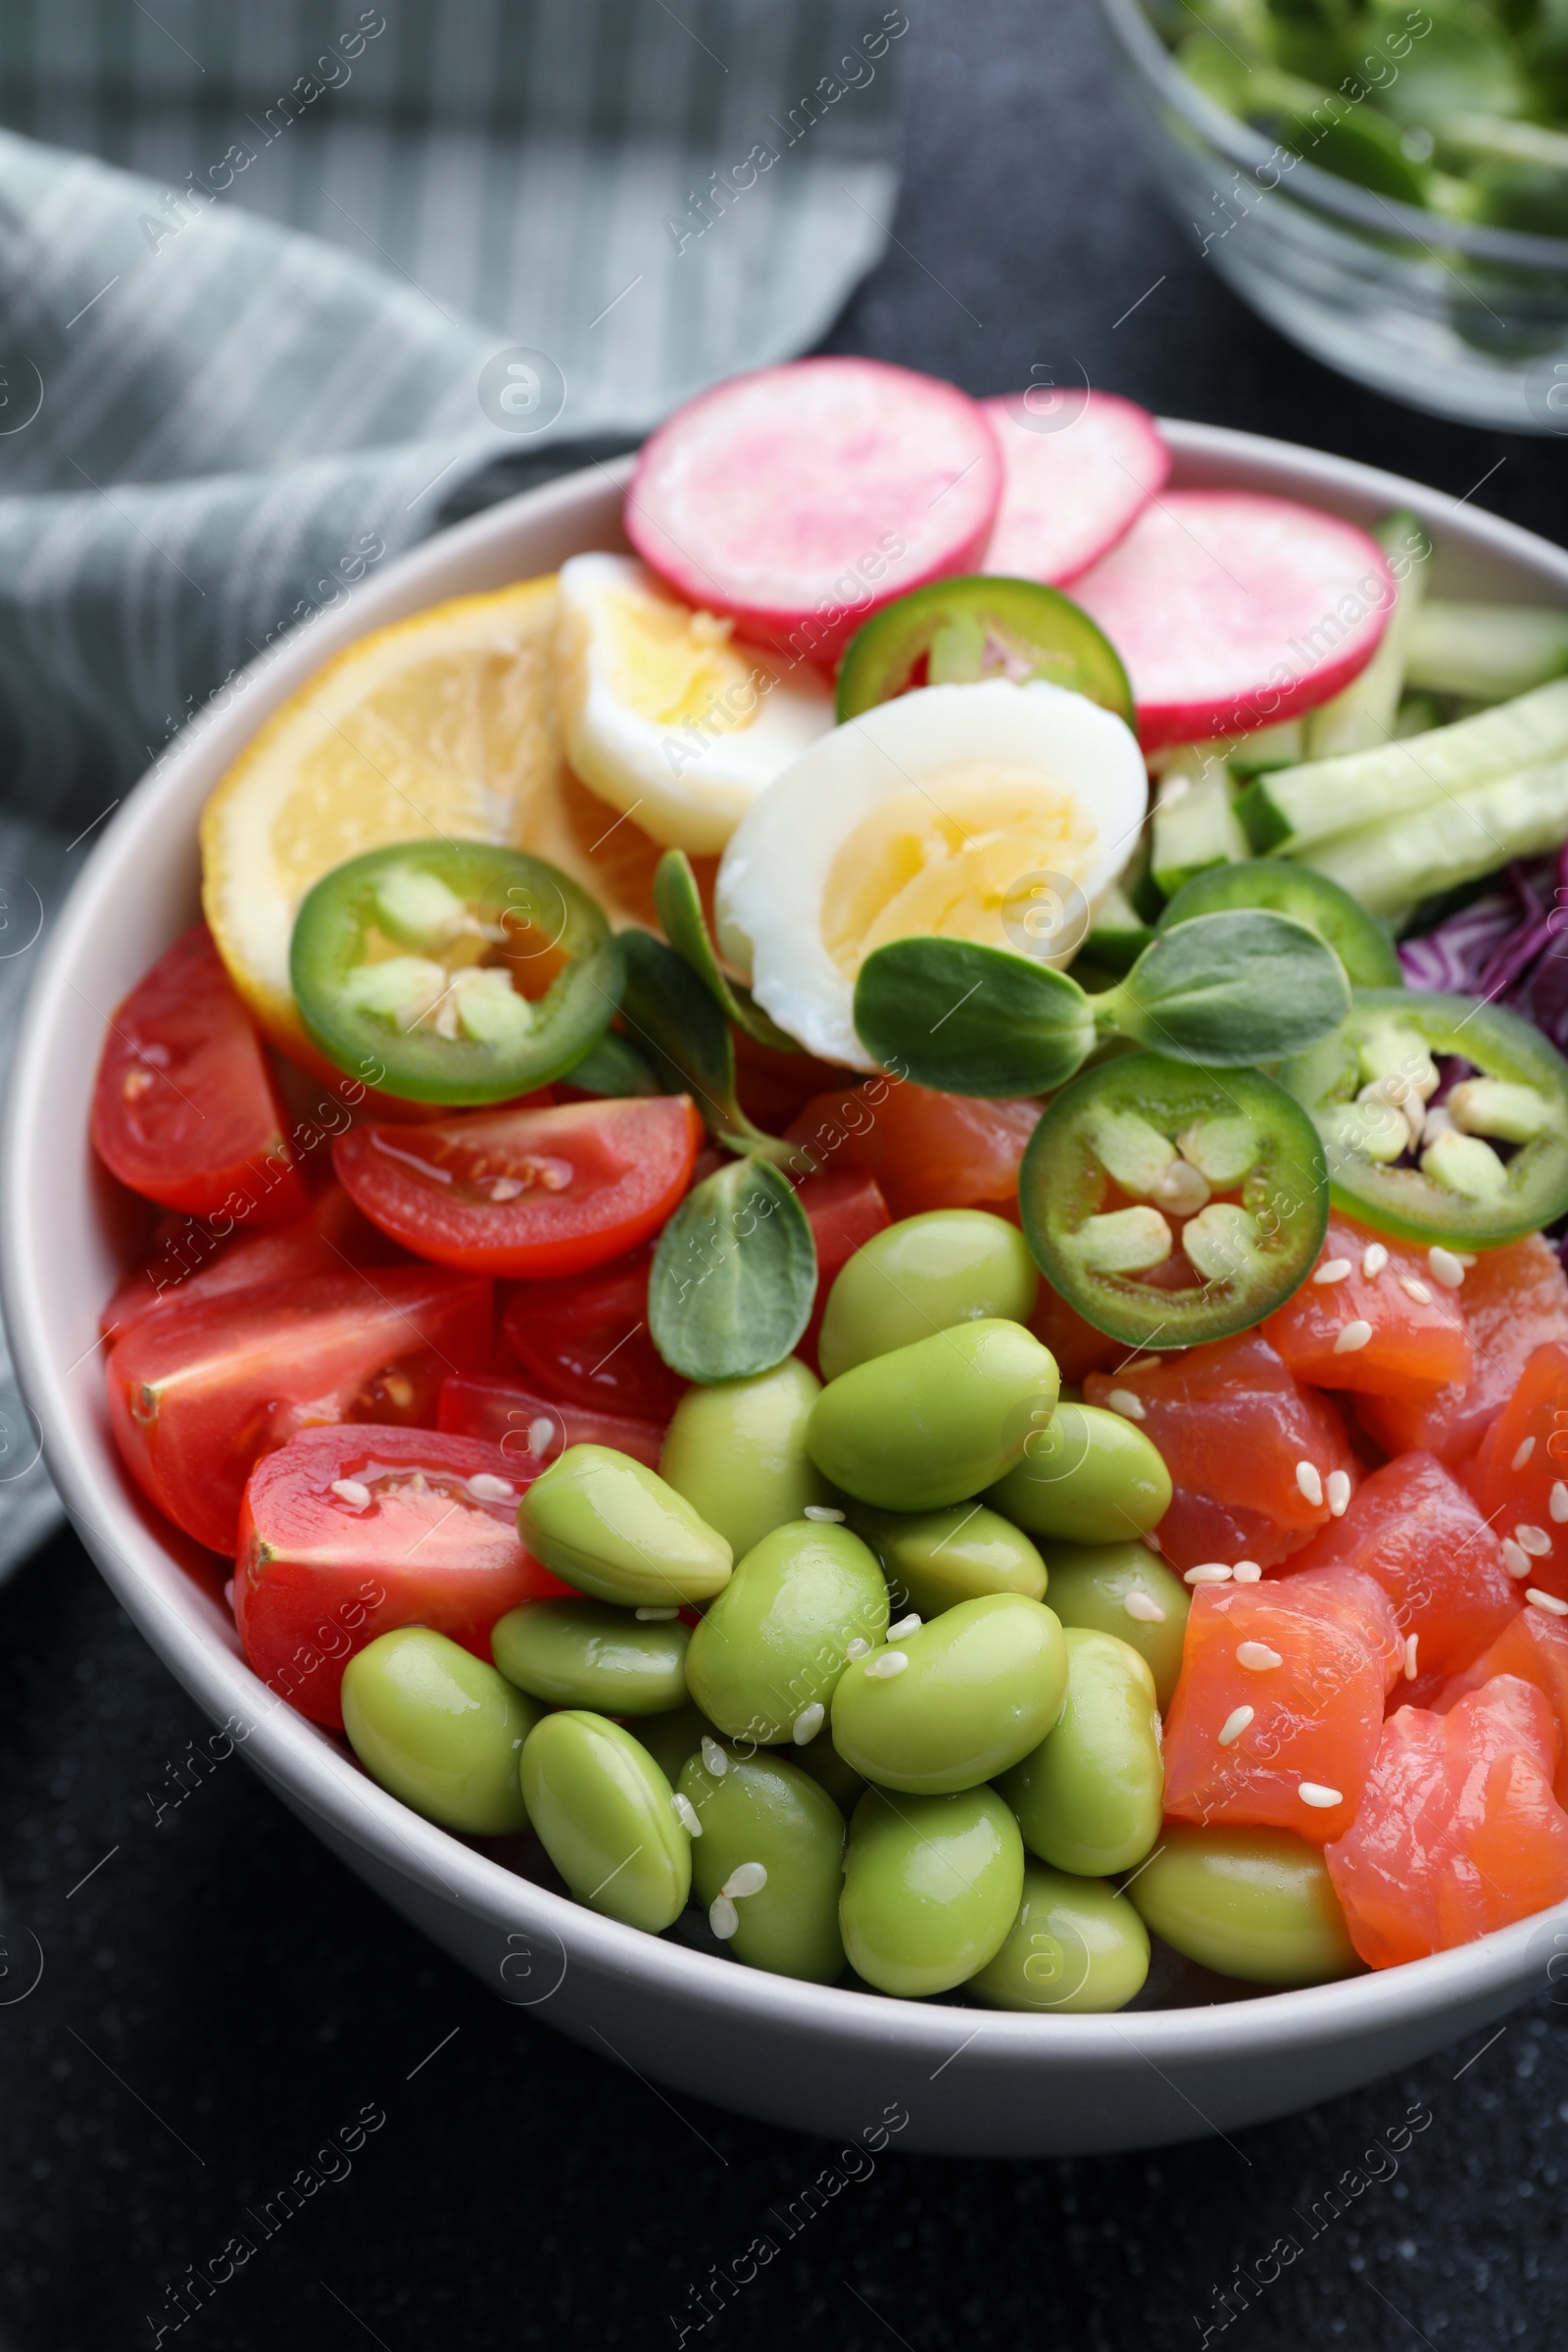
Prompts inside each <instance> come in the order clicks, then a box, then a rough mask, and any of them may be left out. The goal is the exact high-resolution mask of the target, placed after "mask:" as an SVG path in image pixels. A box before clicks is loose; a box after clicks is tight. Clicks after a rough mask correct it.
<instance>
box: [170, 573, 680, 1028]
mask: <svg viewBox="0 0 1568 2352" xmlns="http://www.w3.org/2000/svg"><path fill="white" fill-rule="evenodd" d="M556 606H557V598H556V583H555V579H554V577H550V578H546V579H539V580H526V581H524V582H522V584H521V585H520V586H517V587H514V588H504V589H502V590H501V591H500V592H499V593H497V594H495V595H492V596H466V597H459V598H456V599H455V600H454V601H453V602H452V603H450V604H445V605H437V606H435V607H434V608H433V609H432V610H431V611H430V612H428V613H417V615H416V616H415V617H414V619H412V620H405V621H400V622H398V623H397V624H396V625H395V626H394V627H392V628H387V629H378V630H376V631H375V632H374V634H373V635H371V636H368V637H364V638H362V639H361V640H360V641H359V643H358V644H357V645H351V646H350V647H349V648H348V650H347V652H345V653H342V654H340V655H339V656H338V657H337V659H336V660H335V661H333V662H328V663H327V664H326V666H325V668H323V669H321V670H319V671H318V672H317V674H316V676H315V677H314V678H312V679H311V681H310V683H309V684H308V685H307V686H305V687H303V688H302V689H301V690H300V692H299V693H298V694H297V695H295V696H294V698H293V699H292V701H290V702H287V703H285V704H284V705H283V706H282V708H281V709H280V710H278V711H274V712H273V714H272V716H271V717H270V719H269V720H268V722H267V724H266V725H265V726H264V727H263V728H262V730H261V732H260V734H259V735H258V736H257V737H256V739H255V741H254V742H253V743H251V744H250V745H249V746H248V747H247V748H246V750H245V751H243V752H242V753H241V754H240V757H239V758H238V759H237V760H235V762H234V764H233V766H232V767H231V768H230V769H229V770H228V773H227V774H226V775H225V776H224V777H223V779H222V781H221V783H220V784H219V786H218V787H217V789H216V791H215V792H214V793H213V796H212V798H211V799H210V800H209V802H208V804H207V807H206V809H205V810H204V812H203V815H202V825H201V844H202V904H203V907H204V908H205V911H206V915H207V920H208V922H209V924H210V925H211V927H212V932H213V937H214V938H215V939H216V941H217V942H218V947H219V951H220V953H221V956H222V958H223V961H224V962H225V963H226V964H227V966H228V969H229V972H230V974H231V975H232V978H233V981H234V985H235V987H236V988H237V989H238V990H239V992H240V994H241V996H242V997H243V998H244V999H245V1001H246V1003H247V1004H248V1005H250V1007H251V1009H252V1011H253V1012H254V1013H255V1014H256V1017H257V1019H258V1020H259V1021H260V1022H261V1024H262V1026H263V1028H264V1029H265V1030H266V1031H267V1033H268V1035H269V1036H270V1038H271V1039H272V1040H273V1042H274V1043H275V1044H276V1045H278V1046H280V1047H281V1048H282V1049H283V1051H284V1052H285V1053H287V1054H291V1055H292V1056H293V1057H294V1058H295V1059H297V1060H302V1061H304V1062H306V1063H307V1064H316V1063H317V1062H318V1061H319V1055H318V1054H316V1053H315V1052H314V1051H313V1049H312V1048H311V1047H310V1045H309V1044H308V1042H307V1040H306V1038H305V1035H304V1032H303V1030H302V1029H301V1027H300V1023H299V1016H298V1013H297V1012H296V1010H295V1006H294V998H293V993H292V991H291V989H290V987H289V977H288V951H289V940H290V937H291V935H292V932H293V929H294V917H295V915H296V913H297V912H298V910H299V905H300V901H301V900H302V899H303V898H304V896H305V894H306V892H307V891H308V890H310V889H311V887H312V886H313V884H315V883H317V882H319V880H320V878H321V876H322V875H323V874H325V873H329V872H330V871H331V869H332V868H333V866H336V865H341V864H342V863H343V862H344V860H345V859H346V858H357V857H358V856H359V855H360V854H361V852H362V851H364V850H375V849H380V848H382V847H383V846H384V845H385V844H387V843H388V842H394V841H411V840H418V839H422V838H425V837H427V836H429V835H431V834H436V835H440V836H442V837H443V838H445V839H447V840H451V841H494V842H502V843H506V844H508V845H510V846H511V847H513V848H515V849H522V850H528V851H531V852H532V853H533V855H534V856H535V857H538V858H548V859H549V860H550V862H551V863H552V864H553V865H557V866H560V867H561V868H562V869H563V871H564V872H565V873H567V874H569V875H570V876H571V877H572V879H573V880H574V881H577V882H580V883H581V884H582V886H583V887H584V889H586V890H588V891H590V892H591V893H592V894H593V896H594V897H595V898H596V899H597V900H598V901H599V904H600V906H601V907H604V909H605V912H606V913H607V915H608V916H609V917H610V920H611V922H612V924H613V925H614V926H615V928H616V929H622V928H624V927H625V926H626V925H627V924H628V923H638V924H642V925H644V926H645V927H647V928H648V929H650V930H655V929H657V928H658V916H657V914H656V912H655V909H654V892H653V883H654V870H655V868H656V866H657V865H658V863H659V859H660V857H661V855H662V851H661V849H660V845H659V844H658V843H657V842H654V841H651V840H650V839H649V837H648V836H647V834H646V833H644V832H643V831H642V830H641V828H640V827H639V826H638V825H636V824H634V823H633V822H631V820H630V819H629V818H626V817H623V816H620V815H618V814H617V812H616V810H614V809H610V808H607V806H606V804H605V803H604V802H603V801H601V800H597V799H596V798H595V797H594V795H593V794H592V793H590V792H589V791H588V790H587V788H586V786H584V785H582V784H580V783H579V782H578V781H577V779H576V777H575V776H573V775H572V773H571V771H570V770H569V769H568V768H567V766H566V765H565V763H564V760H563V758H562V754H561V745H560V739H559V736H558V733H557V728H556V719H555V681H554V675H553V670H554V658H553V647H554V640H555V631H556Z"/></svg>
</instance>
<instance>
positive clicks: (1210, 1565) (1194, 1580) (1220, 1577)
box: [1182, 1560, 1231, 1585]
mask: <svg viewBox="0 0 1568 2352" xmlns="http://www.w3.org/2000/svg"><path fill="white" fill-rule="evenodd" d="M1230 1581H1231V1572H1230V1570H1229V1569H1228V1568H1227V1567H1226V1566H1225V1563H1224V1562H1223V1561H1222V1560H1210V1561H1208V1562H1207V1564H1206V1565H1205V1566H1203V1567H1201V1568H1189V1569H1188V1571H1187V1574H1186V1575H1185V1576H1184V1577H1183V1578H1182V1583H1183V1584H1184V1585H1228V1584H1229V1583H1230Z"/></svg>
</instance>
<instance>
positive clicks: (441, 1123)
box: [332, 1095, 703, 1279]
mask: <svg viewBox="0 0 1568 2352" xmlns="http://www.w3.org/2000/svg"><path fill="white" fill-rule="evenodd" d="M702 1135H703V1125H702V1121H701V1119H700V1118H699V1117H698V1115H697V1112H696V1110H695V1109H694V1107H693V1105H692V1103H691V1100H690V1098H689V1097H688V1096H686V1095H653V1096H630V1097H626V1098H623V1099H620V1100H615V1101H611V1102H589V1103H558V1104H557V1105H556V1106H555V1107H554V1108H553V1109H548V1110H519V1109H515V1108H513V1109H509V1110H492V1111H480V1112H476V1113H472V1114H470V1115H469V1116H468V1117H466V1118H461V1119H437V1120H434V1121H432V1122H430V1123H429V1124H428V1125H425V1126H422V1127H402V1126H398V1127H381V1126H375V1127H356V1128H354V1129H353V1130H352V1131H351V1132H350V1133H349V1134H347V1135H343V1136H339V1138H338V1140H337V1142H336V1143H335V1144H334V1146H333V1147H332V1160H333V1164H334V1166H335V1167H336V1169H337V1173H338V1177H339V1179H340V1181H341V1182H342V1184H343V1185H344V1186H345V1188H346V1189H347V1191H348V1192H349V1193H350V1194H351V1195H352V1197H353V1198H354V1200H355V1201H358V1203H359V1205H360V1207H361V1208H363V1209H364V1211H365V1213H366V1215H367V1216H368V1218H369V1219H370V1221H371V1223H372V1224H374V1225H378V1226H379V1227H380V1228H381V1231H382V1232H383V1233H389V1234H390V1235H391V1236H392V1238H393V1240H394V1241H397V1242H401V1243H402V1244H403V1246H404V1248H405V1249H407V1250H413V1251H414V1252H415V1254H416V1255H417V1256H418V1257H424V1258H428V1259H430V1260H431V1262H432V1263H433V1264H435V1265H438V1266H456V1267H459V1268H461V1269H463V1270H464V1271H466V1272H471V1273H477V1274H496V1275H509V1274H510V1275H523V1276H527V1277H528V1278H529V1279H536V1278H539V1277H550V1276H554V1275H562V1274H576V1273H581V1272H582V1271H583V1270H584V1269H585V1268H586V1267H589V1266H602V1265H604V1264H605V1263H606V1262H607V1261H608V1260H609V1259H610V1258H613V1257H619V1256H621V1255H622V1254H623V1253H624V1252H625V1251H626V1250H631V1249H634V1248H635V1247H636V1245H637V1243H639V1242H641V1241H646V1240H647V1238H648V1237H649V1235H650V1234H654V1233H657V1232H658V1231H659V1228H660V1227H661V1225H662V1224H663V1222H664V1220H665V1218H666V1217H667V1216H668V1215H669V1213H670V1211H671V1210H672V1209H673V1208H674V1207H675V1205H676V1203H677V1201H679V1200H680V1199H681V1197H682V1195H683V1194H684V1193H685V1191H686V1188H687V1185H688V1184H689V1183H690V1181H691V1173H692V1168H693V1165H694V1163H695V1161H696V1158H697V1152H698V1147H699V1145H700V1144H701V1142H702Z"/></svg>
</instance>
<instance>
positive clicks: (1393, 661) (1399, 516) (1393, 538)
mask: <svg viewBox="0 0 1568 2352" xmlns="http://www.w3.org/2000/svg"><path fill="white" fill-rule="evenodd" d="M1372 536H1373V538H1374V539H1375V540H1376V541H1377V543H1378V545H1379V547H1381V548H1382V550H1383V553H1384V554H1385V555H1386V556H1387V557H1388V558H1389V562H1390V565H1391V567H1392V568H1393V570H1394V574H1395V606H1394V611H1393V612H1392V613H1390V615H1389V621H1388V626H1387V627H1386V628H1385V630H1384V632H1383V639H1382V643H1381V644H1380V645H1379V647H1378V650H1377V652H1376V653H1375V654H1374V655H1373V657H1372V659H1371V661H1370V662H1368V663H1367V665H1366V667H1365V669H1363V670H1362V672H1361V674H1360V676H1359V677H1358V678H1352V679H1351V680H1350V683H1349V685H1348V686H1347V687H1346V689H1345V691H1344V692H1343V694H1337V695H1336V696H1335V697H1334V699H1333V701H1332V702H1328V703H1324V704H1323V705H1322V706H1321V707H1320V709H1318V710H1316V711H1312V712H1311V713H1310V714H1309V715H1308V717H1307V720H1306V723H1305V725H1304V727H1303V728H1302V736H1303V743H1302V757H1303V758H1304V759H1306V760H1333V759H1337V758H1338V757H1339V756H1340V755H1341V754H1342V753H1345V752H1364V751H1367V750H1369V749H1370V748H1371V747H1372V746H1373V745H1374V744H1379V743H1387V742H1388V741H1389V740H1390V738H1391V737H1392V735H1393V733H1394V721H1395V716H1396V713H1397V711H1398V708H1399V697H1400V695H1401V694H1402V693H1403V691H1404V673H1405V665H1406V662H1407V661H1408V659H1409V651H1410V637H1411V632H1412V631H1413V630H1414V628H1415V624H1416V620H1417V617H1418V615H1419V613H1420V611H1421V605H1422V601H1423V599H1424V597H1425V594H1426V582H1427V570H1426V566H1427V562H1428V559H1429V558H1430V556H1431V554H1432V542H1431V540H1430V539H1429V538H1428V537H1427V535H1426V532H1425V531H1424V530H1423V529H1422V527H1421V523H1420V520H1419V518H1418V517H1417V516H1416V515H1412V514H1411V512H1410V510H1409V509H1408V507H1401V508H1400V509H1399V510H1398V511H1397V513H1395V514H1393V515H1385V516H1384V517H1383V520H1382V521H1381V522H1380V523H1378V524H1377V525H1376V526H1375V527H1374V529H1373V533H1372Z"/></svg>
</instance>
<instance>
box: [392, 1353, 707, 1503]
mask: <svg viewBox="0 0 1568 2352" xmlns="http://www.w3.org/2000/svg"><path fill="white" fill-rule="evenodd" d="M436 1427H437V1428H438V1429H442V1430H447V1431H450V1432H451V1433H452V1435H453V1436H454V1437H460V1438H482V1439H483V1440H484V1441H485V1443H486V1444H487V1445H490V1446H499V1447H500V1449H501V1451H502V1452H503V1453H504V1454H505V1455H506V1458H507V1460H508V1461H509V1462H511V1463H513V1464H514V1465H515V1471H516V1474H517V1476H518V1477H521V1478H534V1477H537V1475H538V1473H539V1472H540V1471H541V1470H543V1469H545V1468H547V1467H548V1465H549V1464H550V1463H551V1462H553V1461H555V1460H556V1459H557V1458H558V1457H559V1456H560V1455H561V1454H563V1453H564V1451H565V1449H566V1447H567V1446H613V1448H614V1450H615V1451H616V1452H617V1453H629V1454H630V1455H631V1457H632V1460H633V1461H634V1462H645V1463H646V1464H647V1465H648V1468H649V1469H650V1470H657V1469H658V1468H659V1456H660V1453H661V1451H662V1447H663V1444H664V1424H663V1423H662V1421H634V1420H632V1419H631V1418H630V1416H629V1415H627V1414H625V1413H602V1412H599V1411H598V1410H597V1409H596V1408H594V1407H591V1406H588V1405H581V1404H557V1403H555V1402H553V1401H552V1399H551V1398H550V1397H538V1396H535V1394H534V1392H533V1391H532V1390H531V1389H523V1388H519V1387H518V1386H517V1384H516V1382H515V1381H514V1380H508V1379H506V1378H505V1377H504V1376H502V1375H495V1374H490V1375H487V1374H482V1373H469V1372H450V1373H448V1375H447V1377H446V1379H445V1380H444V1381H443V1382H442V1383H441V1403H440V1407H439V1410H438V1414H437V1419H436Z"/></svg>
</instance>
